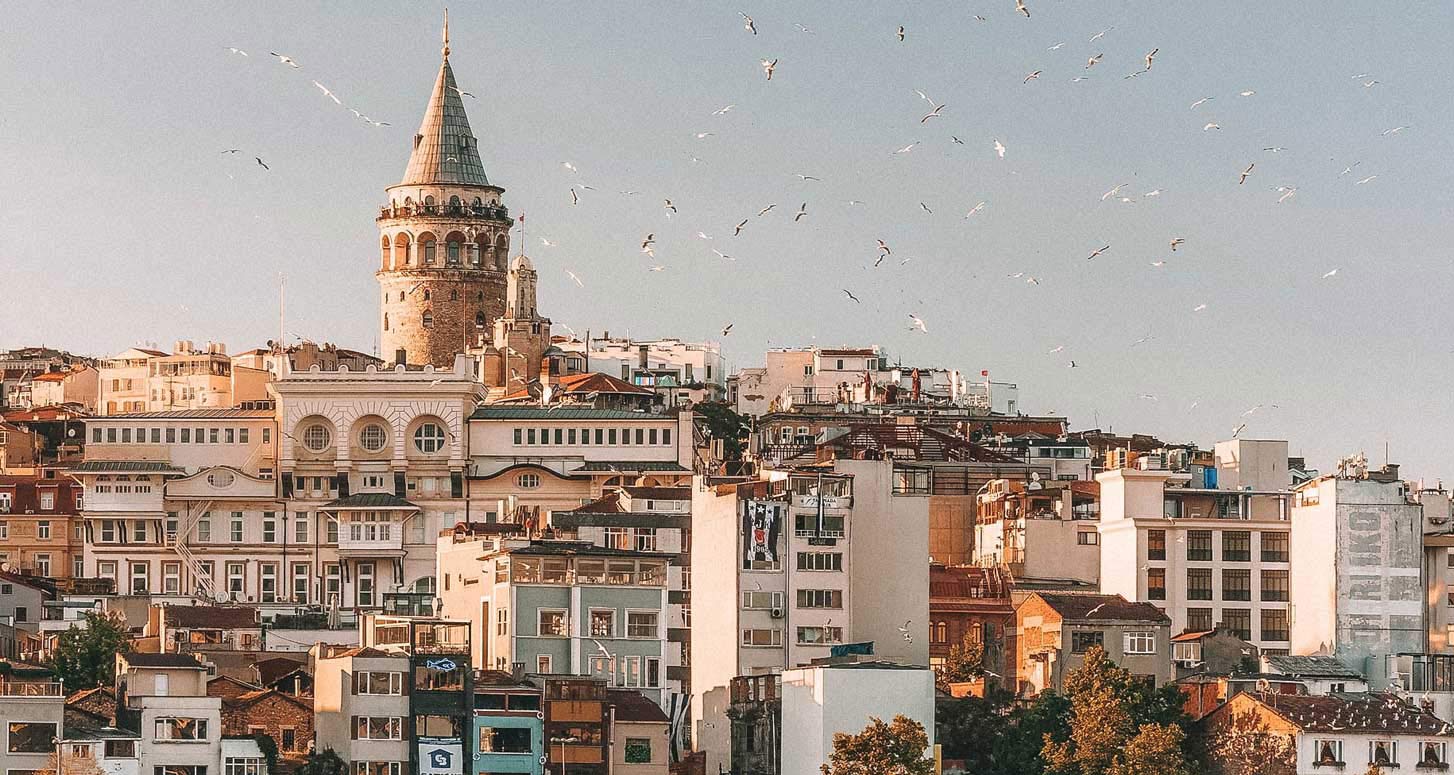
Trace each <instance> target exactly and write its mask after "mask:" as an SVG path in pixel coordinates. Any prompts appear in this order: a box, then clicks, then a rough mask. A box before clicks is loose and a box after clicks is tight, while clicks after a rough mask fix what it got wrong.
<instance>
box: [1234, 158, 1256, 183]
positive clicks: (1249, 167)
mask: <svg viewBox="0 0 1454 775" xmlns="http://www.w3.org/2000/svg"><path fill="white" fill-rule="evenodd" d="M1256 166H1257V162H1253V163H1251V164H1248V165H1247V169H1245V170H1242V174H1241V175H1240V176H1238V178H1237V185H1239V186H1240V185H1242V184H1243V183H1246V182H1247V176H1248V175H1251V174H1252V168H1253V167H1256Z"/></svg>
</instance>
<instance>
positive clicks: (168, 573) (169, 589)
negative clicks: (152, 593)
mask: <svg viewBox="0 0 1454 775" xmlns="http://www.w3.org/2000/svg"><path fill="white" fill-rule="evenodd" d="M181 591H182V564H181V563H179V562H164V563H162V594H164V595H177V594H181Z"/></svg>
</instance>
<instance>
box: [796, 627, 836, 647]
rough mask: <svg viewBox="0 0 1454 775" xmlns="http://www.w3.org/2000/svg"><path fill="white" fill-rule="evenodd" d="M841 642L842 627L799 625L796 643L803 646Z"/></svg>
mask: <svg viewBox="0 0 1454 775" xmlns="http://www.w3.org/2000/svg"><path fill="white" fill-rule="evenodd" d="M842 642H843V628H842V627H799V628H798V643H800V644H802V645H805V646H821V645H827V644H830V643H842Z"/></svg>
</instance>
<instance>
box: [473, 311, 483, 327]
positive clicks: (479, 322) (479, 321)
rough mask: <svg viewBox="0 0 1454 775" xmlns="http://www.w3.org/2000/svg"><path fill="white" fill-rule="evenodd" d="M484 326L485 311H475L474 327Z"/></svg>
mask: <svg viewBox="0 0 1454 775" xmlns="http://www.w3.org/2000/svg"><path fill="white" fill-rule="evenodd" d="M484 327H485V313H483V312H476V313H475V328H484Z"/></svg>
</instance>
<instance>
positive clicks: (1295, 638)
mask: <svg viewBox="0 0 1454 775" xmlns="http://www.w3.org/2000/svg"><path fill="white" fill-rule="evenodd" d="M1340 469H1341V470H1340V471H1339V472H1338V473H1337V474H1330V475H1327V476H1322V477H1319V478H1317V479H1313V480H1310V481H1307V482H1304V483H1303V484H1301V485H1299V486H1298V487H1297V489H1296V491H1295V492H1296V498H1297V500H1296V502H1295V503H1294V504H1293V508H1292V529H1293V542H1292V562H1291V565H1290V567H1291V569H1292V575H1293V578H1295V579H1296V580H1297V583H1296V584H1295V585H1294V586H1293V589H1292V603H1293V608H1294V611H1295V612H1296V614H1297V615H1296V617H1295V618H1294V619H1293V622H1292V649H1293V652H1294V653H1296V654H1326V655H1332V656H1334V657H1337V658H1338V659H1339V661H1341V662H1343V664H1345V665H1348V666H1349V667H1351V668H1353V669H1355V670H1360V671H1366V672H1365V674H1367V675H1368V676H1369V683H1370V684H1371V685H1372V688H1373V689H1374V690H1375V691H1381V690H1383V689H1384V688H1385V687H1386V686H1387V684H1388V682H1389V680H1390V679H1391V676H1389V675H1385V674H1383V672H1382V671H1381V670H1378V669H1373V668H1374V665H1372V664H1370V662H1371V661H1372V660H1370V658H1374V657H1384V656H1388V655H1393V654H1420V653H1423V652H1424V651H1425V650H1426V649H1425V647H1426V643H1425V641H1426V639H1427V634H1428V631H1427V628H1426V624H1425V610H1426V588H1425V584H1424V579H1423V575H1422V574H1423V566H1424V549H1423V529H1424V514H1423V506H1422V504H1421V503H1420V501H1419V498H1418V495H1417V494H1416V493H1414V492H1412V488H1411V487H1410V486H1409V485H1408V484H1407V483H1405V482H1403V481H1401V480H1400V479H1399V478H1398V467H1397V466H1386V467H1385V468H1384V470H1383V471H1372V472H1370V471H1369V470H1368V469H1367V464H1366V463H1364V462H1363V461H1362V460H1361V459H1358V460H1345V461H1344V463H1343V465H1341V466H1340Z"/></svg>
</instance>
